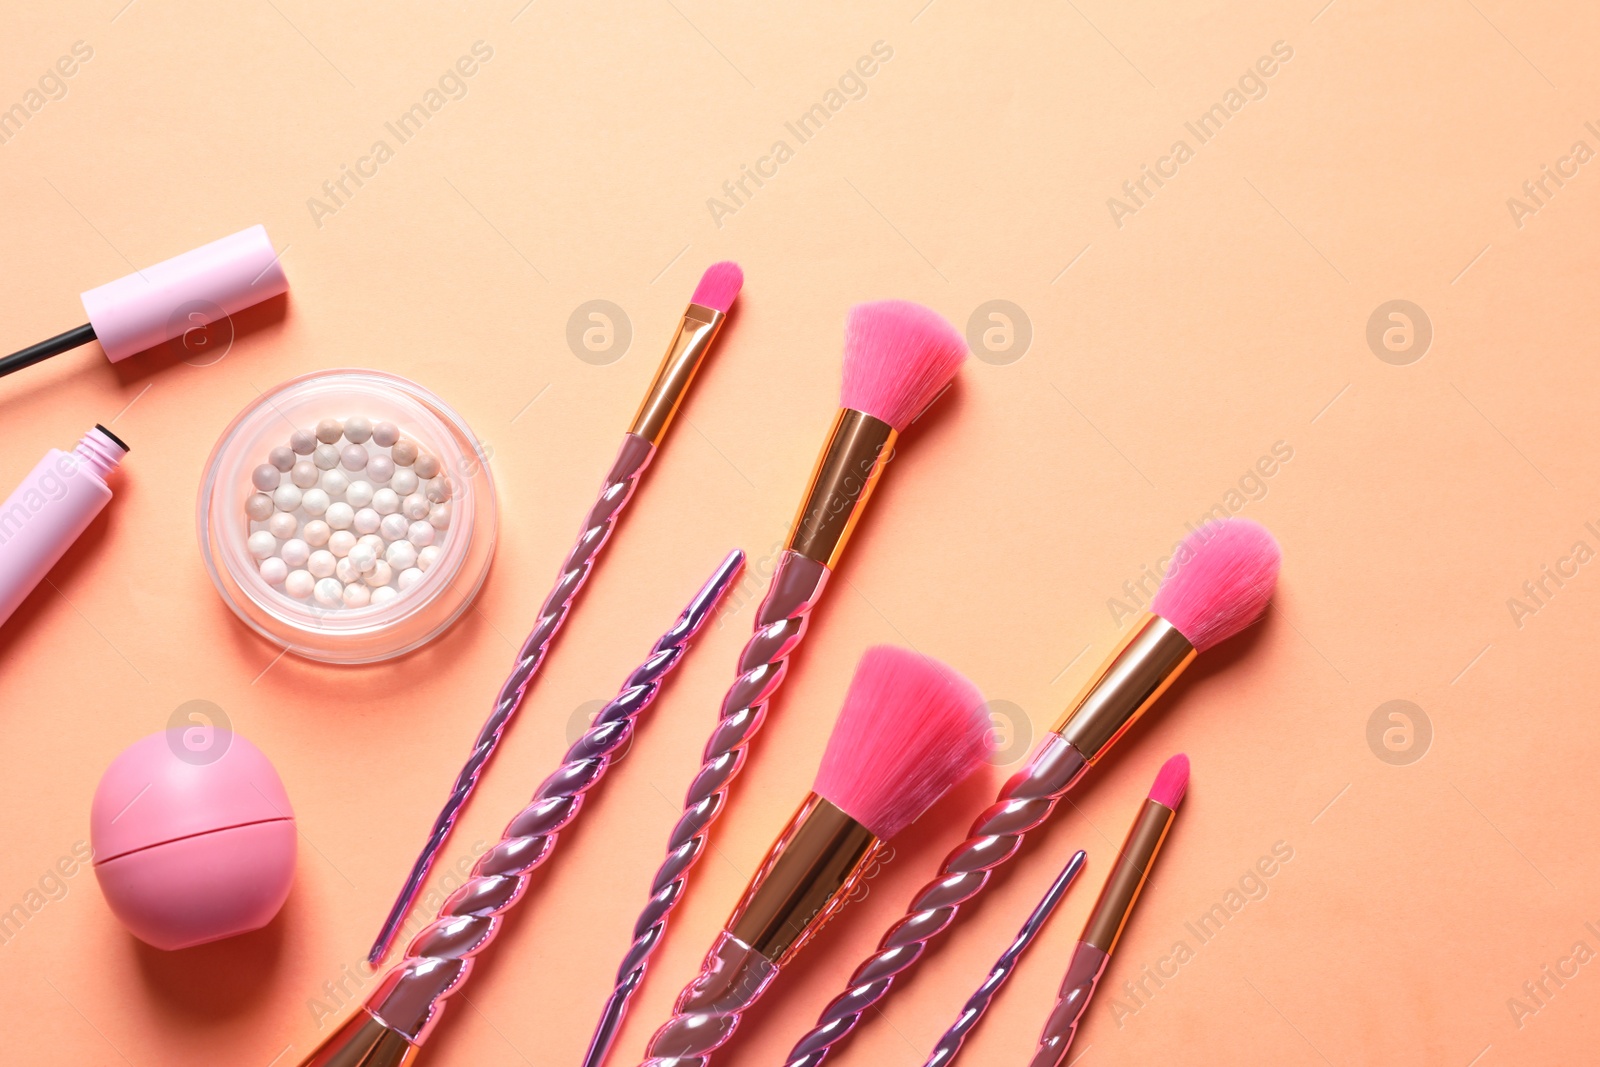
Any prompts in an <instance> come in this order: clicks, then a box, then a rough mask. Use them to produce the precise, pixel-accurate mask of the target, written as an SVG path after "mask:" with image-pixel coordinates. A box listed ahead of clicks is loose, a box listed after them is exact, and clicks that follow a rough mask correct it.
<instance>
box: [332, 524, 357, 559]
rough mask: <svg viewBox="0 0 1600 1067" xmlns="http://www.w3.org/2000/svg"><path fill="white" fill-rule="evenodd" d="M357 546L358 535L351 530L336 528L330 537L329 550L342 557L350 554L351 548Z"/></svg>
mask: <svg viewBox="0 0 1600 1067" xmlns="http://www.w3.org/2000/svg"><path fill="white" fill-rule="evenodd" d="M354 547H356V535H355V534H353V533H351V532H350V531H349V530H335V531H334V532H333V536H332V537H330V538H328V551H329V552H332V553H333V554H334V555H335V556H339V557H341V558H343V557H345V556H348V555H349V554H350V550H351V549H352V548H354Z"/></svg>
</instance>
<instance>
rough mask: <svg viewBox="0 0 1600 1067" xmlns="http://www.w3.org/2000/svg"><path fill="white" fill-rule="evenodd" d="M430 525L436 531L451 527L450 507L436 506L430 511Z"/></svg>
mask: <svg viewBox="0 0 1600 1067" xmlns="http://www.w3.org/2000/svg"><path fill="white" fill-rule="evenodd" d="M428 523H429V524H430V525H431V526H432V527H433V528H434V529H435V530H444V529H448V528H449V526H450V505H449V504H435V505H434V506H433V507H431V508H429V509H428Z"/></svg>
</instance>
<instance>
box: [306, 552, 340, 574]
mask: <svg viewBox="0 0 1600 1067" xmlns="http://www.w3.org/2000/svg"><path fill="white" fill-rule="evenodd" d="M338 565H339V561H338V560H337V559H335V558H334V557H333V553H332V552H329V551H328V550H327V549H325V548H319V549H317V550H316V551H315V552H313V553H311V558H310V559H308V560H307V561H306V570H308V571H310V572H311V576H312V577H313V578H331V577H332V576H333V569H334V568H335V567H337V566H338Z"/></svg>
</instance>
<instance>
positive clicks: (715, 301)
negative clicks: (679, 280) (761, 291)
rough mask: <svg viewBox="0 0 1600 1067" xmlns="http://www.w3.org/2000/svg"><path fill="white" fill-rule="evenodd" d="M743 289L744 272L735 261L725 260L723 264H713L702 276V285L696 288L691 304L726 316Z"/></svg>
mask: <svg viewBox="0 0 1600 1067" xmlns="http://www.w3.org/2000/svg"><path fill="white" fill-rule="evenodd" d="M743 287H744V271H742V270H740V269H739V264H737V263H735V262H734V261H733V260H731V259H725V260H723V261H722V262H721V263H713V264H711V266H709V267H707V268H706V272H705V273H704V274H702V275H700V284H699V285H697V286H695V287H694V296H693V297H691V298H690V300H689V302H690V303H691V304H699V305H700V306H701V307H707V308H711V309H712V310H713V311H720V312H722V313H723V314H724V315H726V314H727V313H728V309H729V308H731V307H733V298H734V297H736V296H738V295H739V290H740V289H742V288H743Z"/></svg>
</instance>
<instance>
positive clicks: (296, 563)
mask: <svg viewBox="0 0 1600 1067" xmlns="http://www.w3.org/2000/svg"><path fill="white" fill-rule="evenodd" d="M278 555H280V556H282V557H283V562H285V563H287V564H288V565H289V566H291V567H304V566H305V565H306V560H308V559H310V558H311V546H310V545H308V544H306V543H305V542H304V541H302V540H301V539H300V538H298V537H291V538H290V539H289V540H287V541H285V542H284V543H283V548H282V549H280V550H279V551H278ZM424 569H426V568H424Z"/></svg>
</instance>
